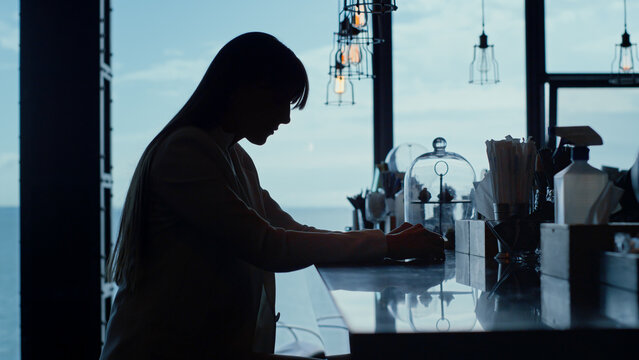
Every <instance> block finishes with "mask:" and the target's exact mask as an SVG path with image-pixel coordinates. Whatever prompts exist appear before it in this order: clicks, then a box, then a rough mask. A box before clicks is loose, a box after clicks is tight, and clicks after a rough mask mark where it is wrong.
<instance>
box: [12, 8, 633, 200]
mask: <svg viewBox="0 0 639 360" xmlns="http://www.w3.org/2000/svg"><path fill="white" fill-rule="evenodd" d="M397 5H398V7H399V8H398V10H397V11H396V12H395V13H394V14H393V76H394V80H393V81H394V142H395V144H396V145H398V144H401V143H405V142H413V143H419V144H422V145H424V146H426V147H427V148H428V149H430V148H431V143H432V140H433V139H434V138H435V137H438V136H443V137H444V138H446V140H447V141H448V150H449V151H454V152H456V153H459V154H461V155H463V156H465V157H466V158H467V159H468V160H469V161H470V163H471V164H472V165H473V166H474V167H475V171H476V172H477V173H479V172H480V171H481V170H482V169H484V168H487V166H488V165H487V159H486V152H485V145H484V142H485V140H488V139H501V138H503V137H504V136H506V135H509V134H510V135H512V136H514V137H524V136H525V135H526V134H525V128H526V125H525V124H526V111H525V110H526V106H525V95H526V94H525V60H524V59H525V57H524V55H525V52H524V35H525V34H524V10H523V0H522V1H515V0H486V33H487V34H488V39H489V42H490V43H492V44H494V45H495V55H496V58H497V60H498V62H499V67H500V78H501V82H500V83H499V84H497V85H490V86H477V85H470V84H468V66H469V64H470V61H471V60H472V49H473V45H474V44H475V43H476V42H477V40H478V35H479V34H480V33H481V1H480V0H397ZM18 8H19V3H18V1H16V0H3V1H2V2H0V189H1V190H0V206H17V205H18V204H19V196H18V189H19V188H18V186H19V185H18V177H19V166H18V164H19V163H18V161H19V150H18V125H19V111H18V100H19V99H18V86H19V84H18V61H19V41H18V34H19V16H18ZM112 8H113V13H112V49H113V50H112V51H113V58H112V64H113V74H114V79H113V86H112V91H113V94H112V96H113V104H112V124H113V135H112V149H113V153H112V161H113V166H114V169H113V178H114V190H113V194H114V197H113V206H114V207H116V208H117V207H121V206H122V203H123V201H124V196H125V195H126V190H127V188H128V185H129V181H130V178H131V175H132V173H133V169H134V168H135V166H136V164H137V161H138V159H139V156H140V154H141V153H142V151H143V150H144V148H145V147H146V145H147V144H148V142H149V141H150V140H151V139H152V137H153V136H154V135H155V134H156V133H157V132H158V131H159V130H160V129H161V128H162V127H163V126H164V125H165V124H166V123H167V122H168V121H169V120H170V119H171V118H172V117H173V115H175V113H176V112H177V111H178V110H179V109H180V107H181V106H182V105H183V104H184V102H185V101H186V100H187V99H188V97H189V96H190V94H191V92H192V91H193V90H194V89H195V87H196V86H197V84H198V82H199V80H200V79H201V77H202V75H203V73H204V71H205V70H206V68H207V66H208V65H209V63H210V62H211V60H212V59H213V57H214V56H215V54H216V53H217V51H218V50H219V49H220V48H221V47H222V46H223V45H224V44H225V43H226V42H227V41H229V40H231V39H232V38H233V37H235V36H237V35H239V34H241V33H244V32H248V31H263V32H267V33H270V34H273V35H275V36H276V37H278V38H279V39H280V40H281V41H282V42H283V43H284V44H286V45H287V46H288V47H290V48H291V49H292V50H293V51H294V52H295V53H296V54H297V55H298V57H299V58H300V59H301V60H302V62H303V63H304V65H305V67H306V69H307V72H308V74H309V78H310V96H309V100H308V104H307V107H306V109H304V110H302V111H297V110H294V111H293V112H292V113H291V120H292V121H291V123H290V124H288V125H286V126H282V127H280V130H279V131H278V132H277V133H276V134H275V135H274V136H272V137H271V138H269V140H268V142H267V143H266V144H265V145H264V146H260V147H258V146H254V145H252V144H250V143H248V142H246V141H242V142H241V144H242V146H244V147H245V149H246V150H247V151H248V152H249V154H250V155H251V156H252V157H253V160H254V161H255V163H256V166H257V169H258V171H259V174H260V179H261V183H262V186H263V187H264V188H266V189H268V190H269V191H270V192H271V195H272V196H273V197H274V198H275V199H276V200H277V201H278V202H280V204H282V205H283V206H284V207H346V206H349V205H348V202H347V200H346V196H349V195H353V194H356V193H359V192H360V191H362V190H363V189H365V188H367V187H368V186H369V185H370V183H371V179H372V169H373V167H372V162H373V160H372V152H373V151H372V146H373V145H372V82H371V80H360V81H354V90H355V101H356V103H357V104H356V105H355V106H352V107H339V108H338V107H327V106H325V105H324V100H325V94H326V84H327V82H328V75H327V72H328V66H329V57H330V51H331V48H332V43H331V42H332V39H333V36H332V33H333V32H334V31H336V30H337V21H338V17H337V9H338V1H332V0H331V1H317V0H271V1H259V0H251V1H249V0H245V1H226V2H222V1H215V2H213V1H207V0H190V1H175V0H173V1H166V0H161V1H160V0H158V1H153V2H150V1H131V0H112ZM628 31H629V32H630V34H631V40H633V41H634V40H635V39H637V37H639V1H629V3H628ZM622 32H623V2H622V1H618V0H614V1H612V0H553V1H547V5H546V45H547V54H546V56H547V70H548V71H549V72H609V71H610V64H611V61H612V58H613V51H614V44H616V43H618V42H619V41H620V35H621V33H622ZM634 32H636V34H637V35H633V33H634ZM240 71H241V69H240ZM637 100H639V90H634V89H632V90H629V89H622V90H612V89H572V90H560V92H559V115H558V122H559V124H560V125H591V126H592V127H593V128H594V129H595V130H596V131H598V132H599V133H600V134H601V135H602V137H603V139H604V146H602V147H600V148H597V149H593V150H592V153H591V163H593V165H595V166H599V165H601V164H605V165H611V166H617V167H622V168H627V167H629V166H630V165H631V163H632V161H633V160H634V158H635V157H636V155H637V150H638V148H639V146H638V143H639V141H637V137H636V134H638V133H639V101H637Z"/></svg>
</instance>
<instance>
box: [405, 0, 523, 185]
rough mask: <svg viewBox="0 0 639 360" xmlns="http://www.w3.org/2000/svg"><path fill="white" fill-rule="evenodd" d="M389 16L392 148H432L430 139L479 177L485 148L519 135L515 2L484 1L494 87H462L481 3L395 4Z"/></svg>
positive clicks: (519, 47)
mask: <svg viewBox="0 0 639 360" xmlns="http://www.w3.org/2000/svg"><path fill="white" fill-rule="evenodd" d="M401 5H402V7H401V8H400V9H399V10H398V11H397V12H396V13H395V14H394V15H393V32H394V33H393V51H394V54H393V67H394V74H393V75H394V89H395V93H394V99H395V143H396V144H400V143H403V142H416V143H420V144H422V145H424V146H426V147H427V148H428V149H432V147H431V143H432V141H433V139H434V138H436V137H438V136H442V137H444V138H445V139H446V140H447V141H448V148H447V150H448V151H453V152H456V153H459V154H460V155H462V156H464V157H466V158H467V159H468V161H470V163H471V164H472V165H473V167H474V168H475V172H476V173H477V175H478V176H479V172H480V171H481V169H485V168H488V160H487V157H486V147H485V143H484V142H485V141H486V140H489V139H503V138H504V137H505V136H506V135H509V134H510V135H512V136H513V137H525V136H526V104H525V99H526V88H525V73H526V71H525V62H524V43H523V42H522V40H523V39H524V18H523V14H524V13H523V1H487V2H486V8H485V14H486V17H485V23H486V34H487V35H488V42H489V43H490V44H494V46H495V48H494V49H495V58H496V59H497V61H498V63H499V71H500V80H501V82H500V83H498V84H495V85H483V86H481V85H475V84H469V83H468V80H469V66H470V63H471V61H472V58H473V45H475V44H477V43H478V41H479V35H480V34H481V31H482V29H481V2H480V1H477V2H467V1H461V0H455V1H444V0H436V1H435V0H428V1H417V2H402V4H401Z"/></svg>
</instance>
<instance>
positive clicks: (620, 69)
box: [610, 0, 639, 84]
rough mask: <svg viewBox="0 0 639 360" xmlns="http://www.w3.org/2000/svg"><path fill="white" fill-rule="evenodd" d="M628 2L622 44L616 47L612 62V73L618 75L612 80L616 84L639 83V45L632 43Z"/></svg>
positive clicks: (624, 3) (624, 10)
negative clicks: (638, 58) (637, 65)
mask: <svg viewBox="0 0 639 360" xmlns="http://www.w3.org/2000/svg"><path fill="white" fill-rule="evenodd" d="M626 18H627V11H626V0H624V1H623V34H621V43H619V44H616V45H615V54H614V58H613V60H612V64H611V67H612V69H611V70H612V71H611V72H612V73H613V74H615V75H617V76H616V77H614V78H612V79H611V80H610V82H611V83H614V84H626V83H629V84H632V83H637V82H639V79H638V78H636V65H635V61H636V60H637V44H633V43H631V42H630V34H628V25H627V21H626Z"/></svg>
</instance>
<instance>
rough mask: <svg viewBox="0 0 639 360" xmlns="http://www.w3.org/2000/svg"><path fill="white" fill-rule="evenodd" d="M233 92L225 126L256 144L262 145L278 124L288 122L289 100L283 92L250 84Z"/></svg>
mask: <svg viewBox="0 0 639 360" xmlns="http://www.w3.org/2000/svg"><path fill="white" fill-rule="evenodd" d="M235 95H236V96H235V98H234V100H233V101H232V102H231V109H230V116H229V117H230V119H229V121H230V124H229V125H230V126H229V129H228V130H229V131H230V132H232V133H234V134H236V135H239V136H241V137H243V138H246V139H247V140H248V141H250V142H251V143H253V144H255V145H263V144H264V143H265V142H266V139H267V138H268V137H269V136H271V135H273V134H274V133H275V131H276V130H277V129H278V127H279V126H280V125H281V124H288V123H289V122H290V113H291V104H290V101H289V100H288V98H287V96H284V94H281V93H278V92H276V91H275V90H273V89H271V88H269V87H266V86H262V85H251V86H248V87H246V88H245V89H243V90H241V91H239V92H238V93H237V94H235Z"/></svg>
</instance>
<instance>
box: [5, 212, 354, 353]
mask: <svg viewBox="0 0 639 360" xmlns="http://www.w3.org/2000/svg"><path fill="white" fill-rule="evenodd" d="M286 211H287V212H288V213H289V214H291V215H292V216H293V218H294V219H295V220H296V221H298V222H300V223H303V224H306V225H310V226H314V227H317V228H320V229H325V230H344V228H345V227H346V226H350V225H351V221H352V220H351V219H352V218H351V213H352V211H351V209H350V208H347V207H343V208H287V209H286ZM120 216H121V210H119V209H117V210H114V211H113V217H112V218H113V226H112V229H111V230H112V234H113V238H114V239H115V236H116V234H117V229H118V224H119V220H120ZM19 255H20V209H19V208H17V207H0V359H2V360H19V359H20V274H19V272H20V256H19ZM278 281H279V282H280V283H279V284H278V289H282V290H285V289H286V288H292V287H294V286H297V285H298V284H299V283H298V282H299V281H303V277H301V276H295V275H292V274H289V275H284V276H282V277H278ZM281 293H285V291H282V292H281ZM276 307H277V308H278V311H282V312H283V313H286V314H287V319H290V322H293V323H294V322H296V321H299V322H306V321H308V319H306V320H304V319H303V318H305V317H307V314H308V311H309V309H308V308H300V307H299V306H298V305H296V304H295V302H293V301H291V302H287V301H286V299H284V298H282V299H281V300H280V299H278V304H276ZM298 319H299V320H298ZM278 339H280V337H279V336H278ZM281 339H282V340H281V341H285V340H286V338H281Z"/></svg>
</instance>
